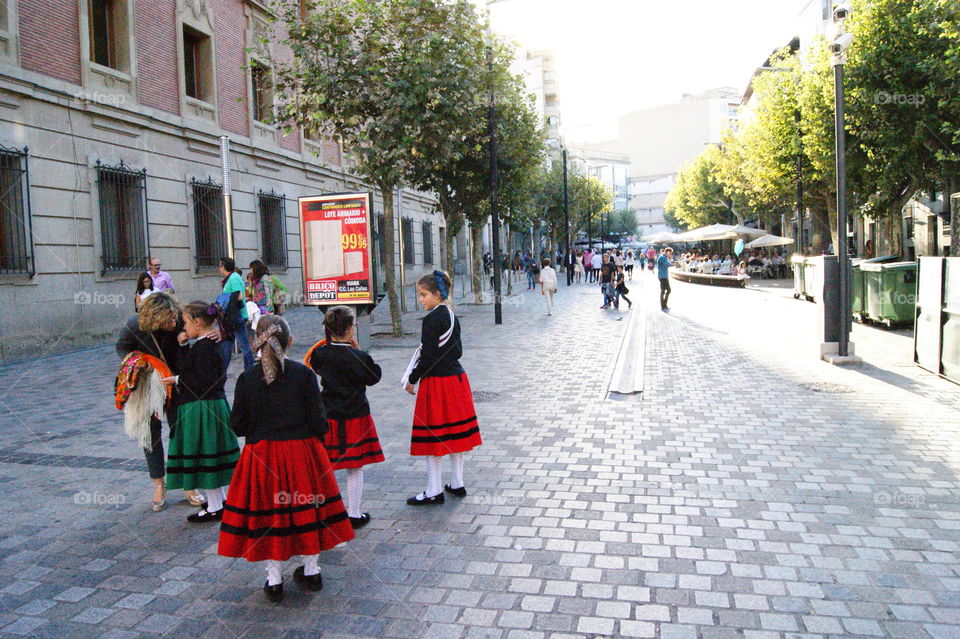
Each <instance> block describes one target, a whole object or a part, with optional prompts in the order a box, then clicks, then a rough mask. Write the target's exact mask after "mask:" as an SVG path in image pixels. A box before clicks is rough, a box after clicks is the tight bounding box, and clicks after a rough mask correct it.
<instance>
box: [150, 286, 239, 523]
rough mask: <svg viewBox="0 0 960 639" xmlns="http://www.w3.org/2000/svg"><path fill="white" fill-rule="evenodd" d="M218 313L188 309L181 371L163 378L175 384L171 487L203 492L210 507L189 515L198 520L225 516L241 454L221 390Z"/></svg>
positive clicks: (203, 307) (194, 305)
mask: <svg viewBox="0 0 960 639" xmlns="http://www.w3.org/2000/svg"><path fill="white" fill-rule="evenodd" d="M218 316H219V309H218V308H217V307H216V306H215V305H213V304H207V303H206V302H191V303H190V304H187V305H186V306H185V307H184V309H183V325H184V331H183V332H182V333H180V335H179V336H178V337H177V340H178V341H179V342H180V350H179V352H178V364H179V366H178V369H179V371H180V374H179V375H176V376H174V377H167V378H164V380H163V382H164V383H165V384H171V385H173V384H175V385H176V387H177V392H176V393H175V394H174V397H175V398H176V399H175V401H176V404H177V405H176V411H177V413H176V414H177V419H176V429H175V430H174V432H173V433H172V434H171V435H170V446H169V455H168V457H167V486H168V487H170V488H182V489H184V490H193V489H197V488H199V489H202V490H203V491H204V493H205V494H206V497H207V505H206V506H205V507H203V508H202V509H201V510H200V511H199V512H197V513H194V514H192V515H190V516H189V517H187V521H191V522H194V523H200V522H207V521H219V520H220V519H221V518H222V517H223V502H224V499H226V496H227V486H229V485H230V479H231V478H232V477H233V467H234V466H236V464H237V459H239V458H240V447H239V445H238V444H237V437H236V435H234V434H233V431H232V430H231V429H230V406H229V405H228V404H227V395H226V393H225V392H224V389H223V385H224V382H225V381H226V371H225V370H224V367H223V358H222V357H221V354H220V347H219V344H218V342H219V340H220V329H219V327H218V326H217V318H218ZM190 341H192V342H193V344H192V345H190V343H189V342H190Z"/></svg>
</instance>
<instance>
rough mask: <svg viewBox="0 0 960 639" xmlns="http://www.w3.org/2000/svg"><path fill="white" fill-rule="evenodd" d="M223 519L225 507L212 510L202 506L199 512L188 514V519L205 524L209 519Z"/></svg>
mask: <svg viewBox="0 0 960 639" xmlns="http://www.w3.org/2000/svg"><path fill="white" fill-rule="evenodd" d="M221 519H223V508H221V509H220V510H215V511H213V512H210V511H209V510H207V509H206V508H201V509H200V511H199V512H196V513H193V514H192V515H188V516H187V521H189V522H190V523H193V524H203V523H206V522H208V521H220V520H221Z"/></svg>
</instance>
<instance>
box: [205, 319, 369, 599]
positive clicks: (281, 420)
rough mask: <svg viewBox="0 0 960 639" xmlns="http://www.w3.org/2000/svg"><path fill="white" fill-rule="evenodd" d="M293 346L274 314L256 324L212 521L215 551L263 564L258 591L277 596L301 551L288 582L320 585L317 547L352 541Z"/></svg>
mask: <svg viewBox="0 0 960 639" xmlns="http://www.w3.org/2000/svg"><path fill="white" fill-rule="evenodd" d="M292 343H293V338H292V337H291V335H290V328H289V327H288V326H287V323H286V321H285V320H284V319H283V318H282V317H280V316H278V315H266V316H264V317H261V318H260V321H258V322H257V339H256V341H255V342H254V344H253V348H254V350H255V351H259V352H260V362H259V363H258V364H256V365H254V366H253V367H252V368H250V369H249V370H247V371H244V372H243V373H242V374H241V375H240V377H239V378H238V379H237V386H236V390H235V392H234V396H233V411H232V412H231V413H230V426H231V427H232V428H233V430H234V432H235V433H236V434H237V435H239V436H240V437H245V438H246V445H245V446H244V447H243V452H242V453H241V455H240V461H239V463H238V464H237V469H236V472H235V473H234V476H233V481H232V482H231V483H230V492H229V496H228V497H227V503H226V505H225V507H224V510H225V514H224V517H223V523H222V524H221V526H220V544H219V548H218V552H219V553H220V554H221V555H223V556H225V557H243V558H245V559H246V560H247V561H266V564H267V565H266V568H267V581H266V583H265V584H264V587H263V589H264V592H265V593H266V595H267V598H268V599H269V600H270V601H274V602H277V601H280V600H281V599H283V577H282V576H281V572H280V569H281V565H282V563H281V562H283V561H286V560H287V559H289V558H290V557H292V556H294V555H303V556H304V563H303V566H301V567H299V568H297V569H296V571H295V572H294V573H293V577H294V580H295V581H297V582H298V583H301V584H302V585H303V586H304V587H305V588H307V589H308V590H314V591H316V590H320V589H321V588H322V587H323V579H322V578H321V577H320V567H319V566H318V565H317V562H318V560H319V556H320V552H321V551H323V550H328V549H330V548H333V547H334V546H336V545H337V544H340V543H343V542H345V541H348V540H350V539H353V536H354V534H353V527H352V526H351V525H350V522H349V521H348V518H347V513H346V511H345V510H344V507H343V501H342V500H341V499H340V489H339V487H338V486H337V480H336V477H335V476H334V473H333V469H332V468H331V467H330V460H329V459H328V458H327V452H326V450H325V448H324V446H323V437H324V434H325V433H326V430H327V417H326V413H325V412H324V409H323V400H322V398H321V396H320V387H319V385H318V384H317V376H316V375H314V373H313V371H311V370H310V369H309V368H307V367H306V366H304V365H303V364H301V363H300V362H295V361H293V360H290V359H286V358H285V357H284V355H285V354H286V351H287V349H288V348H289V347H290V345H291V344H292Z"/></svg>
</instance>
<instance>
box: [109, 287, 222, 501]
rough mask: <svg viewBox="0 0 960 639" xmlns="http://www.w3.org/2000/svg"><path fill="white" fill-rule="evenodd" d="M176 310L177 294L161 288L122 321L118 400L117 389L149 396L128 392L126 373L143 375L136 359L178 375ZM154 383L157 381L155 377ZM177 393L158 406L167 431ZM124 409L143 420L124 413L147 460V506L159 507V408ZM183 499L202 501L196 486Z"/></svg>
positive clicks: (162, 472)
mask: <svg viewBox="0 0 960 639" xmlns="http://www.w3.org/2000/svg"><path fill="white" fill-rule="evenodd" d="M181 311H182V307H181V306H180V303H179V302H178V301H177V299H176V298H175V297H174V296H173V295H170V294H168V293H166V292H164V291H161V292H157V293H154V294H153V295H151V296H150V297H148V298H147V299H146V300H144V302H143V304H141V306H140V312H139V313H138V314H137V315H134V316H133V317H131V318H130V319H129V320H127V323H126V324H125V325H124V327H123V329H122V330H121V331H120V336H119V337H118V338H117V343H116V346H115V348H116V352H117V355H119V356H120V358H121V359H122V360H123V364H122V365H121V368H120V373H119V374H118V376H117V380H118V382H119V383H118V397H117V399H118V403H119V400H120V391H123V392H125V393H127V397H128V398H129V401H133V402H138V401H139V402H145V401H147V400H148V398H147V397H143V396H141V397H136V396H134V395H133V394H132V392H131V391H132V389H133V388H135V387H136V384H134V383H133V382H134V381H135V380H133V379H132V378H131V377H132V376H133V375H134V374H137V377H138V378H139V377H140V376H141V375H143V365H141V364H138V362H139V360H144V362H145V363H148V365H150V368H152V369H154V370H155V371H157V374H158V375H161V377H162V376H169V375H170V374H173V375H176V374H177V372H178V371H179V364H178V361H177V359H178V350H179V343H178V342H177V335H179V334H180V332H181V331H182V330H183V318H182V316H181ZM144 356H147V357H144ZM149 358H152V359H153V360H154V361H153V363H152V364H151V363H149V362H150V359H149ZM138 371H139V373H138ZM157 382H158V383H159V378H158V380H157ZM138 383H143V380H142V379H139V380H138ZM176 394H177V391H176V389H175V388H173V389H171V392H170V395H171V397H169V398H167V401H166V402H164V408H163V413H164V415H165V416H166V418H167V427H168V428H169V429H170V430H171V431H173V430H174V425H175V423H176V416H177V411H176V406H175V405H174V404H173V400H174V398H175V397H176ZM137 409H139V410H137ZM124 411H125V412H127V411H130V412H131V413H134V414H137V413H139V414H140V415H142V416H144V419H143V424H140V423H130V422H131V421H133V420H136V421H137V422H139V421H140V420H139V419H136V417H134V416H131V417H126V416H125V421H127V424H125V427H126V429H127V432H128V434H132V435H135V436H136V438H137V440H139V441H140V443H141V446H142V447H143V456H144V458H145V459H146V460H147V472H148V473H149V475H150V479H152V480H153V485H154V491H153V504H152V509H153V510H154V511H155V512H159V511H161V510H163V509H164V508H166V507H167V484H166V475H167V464H166V460H167V457H166V455H165V454H164V450H163V423H162V422H161V421H160V417H159V416H158V413H156V412H154V411H153V410H152V409H150V408H149V407H147V406H139V407H137V406H130V407H125V409H124ZM136 431H142V432H136ZM187 501H189V502H190V504H191V505H193V506H202V505H203V504H204V503H206V502H205V501H204V500H203V499H202V498H201V497H200V495H198V494H197V493H196V492H195V491H192V492H188V493H187Z"/></svg>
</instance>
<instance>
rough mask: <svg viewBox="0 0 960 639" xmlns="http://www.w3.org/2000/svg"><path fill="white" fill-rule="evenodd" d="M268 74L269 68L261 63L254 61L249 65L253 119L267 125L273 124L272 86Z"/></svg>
mask: <svg viewBox="0 0 960 639" xmlns="http://www.w3.org/2000/svg"><path fill="white" fill-rule="evenodd" d="M270 73H271V71H270V67H268V66H267V65H265V64H263V63H262V62H256V61H254V62H252V63H251V64H250V81H251V83H252V85H253V86H252V88H251V95H252V96H253V105H252V111H253V119H254V120H256V121H257V122H264V123H267V124H269V123H271V122H273V86H272V83H271V81H270Z"/></svg>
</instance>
